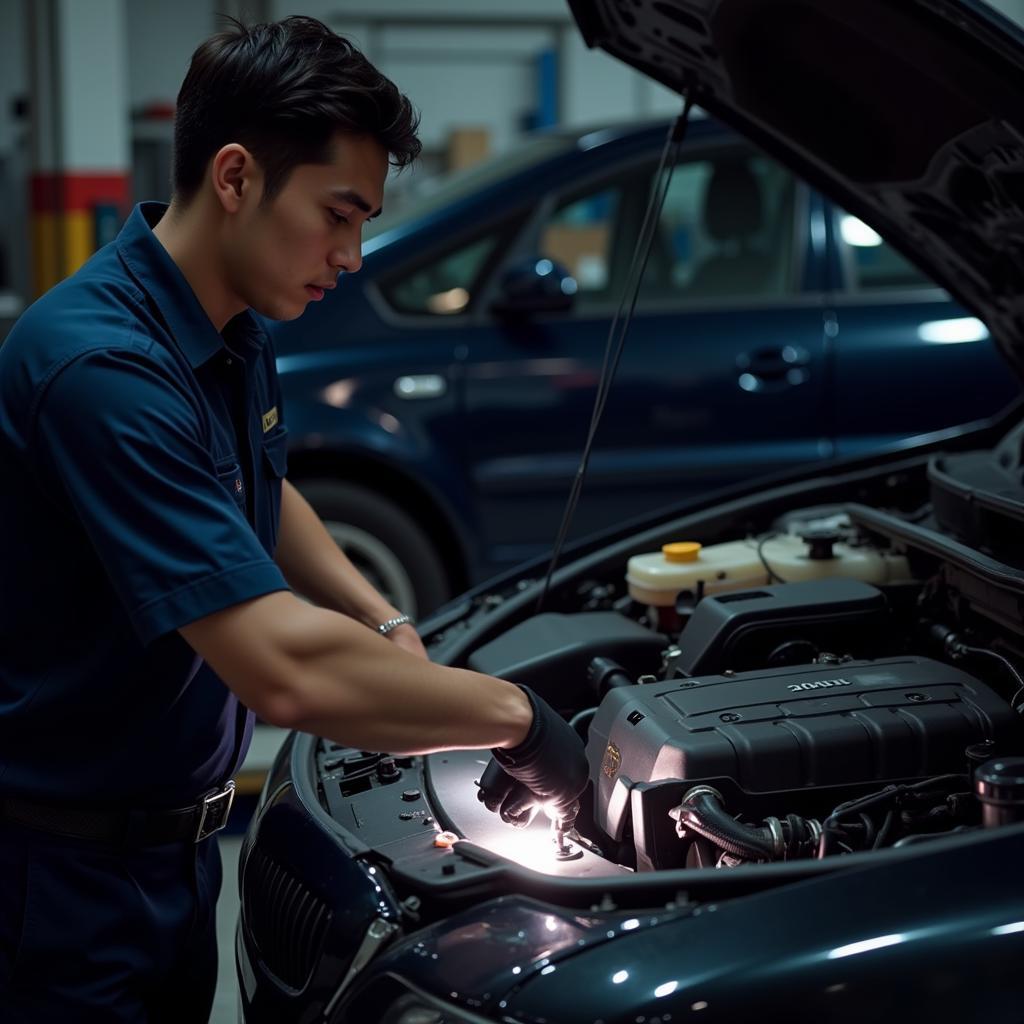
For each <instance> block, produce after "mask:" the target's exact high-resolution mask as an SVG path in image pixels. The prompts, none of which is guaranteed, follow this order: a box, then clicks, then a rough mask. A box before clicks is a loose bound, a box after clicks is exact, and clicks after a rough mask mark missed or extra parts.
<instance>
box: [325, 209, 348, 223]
mask: <svg viewBox="0 0 1024 1024" xmlns="http://www.w3.org/2000/svg"><path fill="white" fill-rule="evenodd" d="M327 216H328V217H330V219H331V221H332V222H333V223H335V224H347V223H348V217H346V216H345V215H344V214H343V213H338V211H337V210H333V209H331V208H330V207H328V208H327Z"/></svg>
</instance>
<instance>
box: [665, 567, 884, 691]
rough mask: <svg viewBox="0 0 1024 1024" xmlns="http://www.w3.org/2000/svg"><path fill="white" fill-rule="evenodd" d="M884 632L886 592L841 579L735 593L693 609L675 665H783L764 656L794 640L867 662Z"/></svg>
mask: <svg viewBox="0 0 1024 1024" xmlns="http://www.w3.org/2000/svg"><path fill="white" fill-rule="evenodd" d="M888 628H889V606H888V604H887V602H886V600H885V595H884V594H883V593H882V592H881V591H880V590H879V589H878V588H877V587H872V586H870V585H869V584H867V583H862V582H861V581H860V580H850V579H844V578H842V577H840V578H837V579H829V580H814V581H808V582H804V583H785V584H782V585H780V586H774V587H758V588H756V589H752V590H735V591H732V592H731V593H727V594H717V595H712V596H711V597H706V598H704V600H703V601H701V602H700V604H698V605H697V608H696V610H695V611H694V613H693V616H692V617H691V619H690V621H689V622H688V623H687V624H686V628H685V629H684V630H683V632H682V633H681V634H680V636H679V647H680V650H681V651H682V654H681V655H680V657H679V659H678V661H677V662H676V668H677V669H678V670H679V671H681V672H684V673H685V674H686V675H688V676H692V675H697V674H699V673H702V672H704V673H707V672H724V671H725V670H726V669H732V670H733V671H736V672H742V671H744V670H746V669H753V668H755V667H760V666H764V665H784V664H785V663H786V662H785V661H779V660H774V661H769V658H770V657H771V654H772V651H773V650H776V649H779V648H780V645H782V644H783V643H784V642H785V641H787V640H789V641H790V642H792V641H793V640H794V639H795V638H796V639H799V640H801V641H803V642H805V643H807V644H809V645H811V648H812V653H813V651H822V650H827V651H839V652H850V653H855V654H857V655H858V656H859V657H861V658H867V657H872V656H873V655H875V654H877V653H879V652H880V651H881V650H883V649H884V648H883V647H882V644H883V643H884V640H885V637H886V633H887V630H888ZM876 645H877V646H876ZM890 649H891V648H890ZM787 660H789V661H791V662H792V661H811V660H812V659H811V658H810V657H802V658H795V659H787Z"/></svg>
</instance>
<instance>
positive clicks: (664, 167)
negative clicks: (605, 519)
mask: <svg viewBox="0 0 1024 1024" xmlns="http://www.w3.org/2000/svg"><path fill="white" fill-rule="evenodd" d="M685 93H686V95H685V99H684V102H683V109H682V112H681V113H680V114H679V116H678V117H677V118H676V119H675V121H673V122H672V126H671V127H670V128H669V131H668V135H667V136H666V137H665V145H664V147H663V148H662V151H661V159H660V160H659V162H658V169H657V171H656V172H655V175H654V181H653V186H654V187H653V188H652V189H651V197H650V199H649V200H648V203H647V210H646V211H645V213H644V219H643V224H642V225H641V227H640V233H639V235H638V236H637V240H636V246H635V248H634V249H633V258H632V260H631V261H630V264H629V270H628V271H627V273H626V280H625V282H624V286H623V289H622V297H621V298H620V299H619V305H618V308H617V309H616V310H615V316H614V318H613V319H612V323H611V327H610V328H609V329H608V340H607V342H606V343H605V349H604V361H603V362H602V364H601V376H600V378H599V379H598V382H597V392H596V394H595V395H594V409H593V412H592V413H591V416H590V428H589V430H588V431H587V440H586V443H585V444H584V446H583V454H582V456H581V457H580V464H579V467H578V468H577V470H576V476H575V477H574V479H573V482H572V488H571V489H570V491H569V498H568V501H567V502H566V505H565V512H564V514H563V515H562V525H561V526H560V527H559V529H558V538H557V540H556V541H555V548H554V551H553V552H552V553H551V562H550V564H549V565H548V571H547V575H546V576H545V577H544V584H543V586H542V587H541V592H540V596H539V597H538V598H537V613H538V614H539V613H540V612H541V611H542V610H543V608H544V602H545V600H546V599H547V596H548V590H549V589H550V587H551V578H552V576H553V575H554V572H555V567H556V566H557V565H558V558H559V556H560V554H561V552H562V548H563V546H564V545H565V539H566V537H567V536H568V534H569V527H570V526H571V525H572V520H573V516H574V515H575V513H576V506H577V504H579V500H580V495H581V494H582V492H583V481H584V479H585V477H586V475H587V467H588V465H589V464H590V452H591V449H592V448H593V446H594V438H595V437H596V436H597V428H598V425H599V424H600V422H601V417H602V415H603V414H604V407H605V404H606V403H607V401H608V395H609V393H610V391H611V387H612V381H614V380H615V373H616V371H617V370H618V368H619V361H620V359H621V358H622V351H623V348H624V347H625V341H626V332H627V331H628V330H629V325H630V322H631V321H632V319H633V311H634V310H635V309H636V302H637V297H638V296H639V294H640V283H641V282H642V281H643V277H644V271H645V270H646V269H647V260H648V258H649V257H650V254H651V246H652V244H653V242H654V235H655V232H656V231H657V229H658V223H659V220H660V218H661V209H662V207H663V206H664V205H665V197H666V196H667V195H668V189H669V185H670V184H671V182H672V172H673V170H675V166H676V164H677V163H678V161H679V149H680V147H681V145H682V143H683V140H684V139H685V138H686V129H687V127H688V126H689V123H690V110H691V109H692V107H693V93H694V88H693V82H692V80H690V81H689V82H688V83H687V86H686V89H685ZM627 304H628V307H629V308H628V310H627V311H626V313H625V315H624V316H623V309H624V308H625V307H626V306H627ZM620 320H621V323H622V327H621V330H619V329H618V328H619V322H620ZM616 333H617V336H616Z"/></svg>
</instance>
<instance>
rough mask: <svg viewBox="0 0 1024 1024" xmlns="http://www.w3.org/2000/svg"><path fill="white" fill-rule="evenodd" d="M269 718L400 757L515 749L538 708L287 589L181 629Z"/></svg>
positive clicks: (508, 688) (500, 685)
mask: <svg viewBox="0 0 1024 1024" xmlns="http://www.w3.org/2000/svg"><path fill="white" fill-rule="evenodd" d="M182 633H183V635H184V636H185V639H186V640H187V641H188V642H189V643H190V644H191V645H192V647H193V648H194V649H195V650H196V651H197V652H198V653H199V654H201V655H202V656H203V657H204V658H205V659H206V660H207V661H208V662H209V663H210V664H211V666H212V667H213V669H214V670H215V671H216V672H217V673H218V675H220V677H221V678H222V679H223V680H224V681H225V683H227V685H228V686H229V687H230V688H231V689H232V690H234V691H235V692H236V693H237V694H238V696H239V697H240V698H241V699H242V700H243V702H244V703H246V704H247V705H248V706H249V707H251V708H252V709H253V710H254V711H256V712H257V713H258V714H259V715H260V716H261V717H263V718H264V719H265V720H266V721H268V722H270V723H271V724H274V725H280V726H284V727H287V728H296V729H301V730H303V731H305V732H311V733H315V734H316V735H319V736H324V737H326V738H327V739H331V740H334V741H335V742H337V743H343V744H345V745H346V746H353V747H359V748H360V749H363V750H386V751H390V752H392V753H404V754H409V753H425V752H428V751H433V750H447V749H454V748H466V749H482V748H488V747H505V746H516V745H518V744H519V743H521V742H522V740H523V739H524V738H525V736H526V734H527V732H528V731H529V728H530V723H531V721H532V711H531V709H530V705H529V701H528V700H527V699H526V697H525V696H524V695H523V693H522V691H521V690H520V689H519V688H518V687H516V686H513V685H512V684H511V683H508V682H505V681H504V680H501V679H495V678H492V677H491V676H485V675H481V674H480V673H478V672H470V671H468V670H465V669H456V668H447V667H444V666H440V665H433V664H431V663H430V662H429V661H426V660H423V659H421V658H417V657H415V656H414V655H412V654H409V653H408V652H407V651H404V650H402V649H401V648H399V647H397V646H396V645H395V644H392V643H389V642H388V641H387V640H385V639H383V638H382V637H379V636H377V635H376V634H375V633H373V632H372V631H370V630H367V629H364V628H362V627H361V626H358V625H357V624H356V623H354V622H353V621H352V620H351V619H349V618H347V617H345V616H342V615H339V614H337V613H336V612H332V611H328V610H326V609H323V608H316V607H313V606H312V605H308V604H305V603H303V602H301V601H299V600H298V599H297V598H296V597H295V596H294V595H293V594H290V593H288V592H278V593H274V594H268V595H266V596H265V597H261V598H257V599H255V600H253V601H249V602H245V603H243V604H241V605H236V606H233V607H232V608H228V609H225V610H224V611H223V612H217V613H215V614H214V615H211V616H208V617H207V618H206V619H203V620H201V621H200V622H197V623H193V624H192V625H190V626H186V627H184V628H183V629H182Z"/></svg>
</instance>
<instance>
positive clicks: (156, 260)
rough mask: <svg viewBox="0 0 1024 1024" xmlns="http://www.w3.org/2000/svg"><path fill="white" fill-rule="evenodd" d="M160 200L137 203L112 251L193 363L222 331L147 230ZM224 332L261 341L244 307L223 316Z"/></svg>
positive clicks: (207, 354)
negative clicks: (228, 317)
mask: <svg viewBox="0 0 1024 1024" xmlns="http://www.w3.org/2000/svg"><path fill="white" fill-rule="evenodd" d="M166 211H167V204H166V203H139V204H138V205H137V206H136V207H135V209H133V210H132V212H131V214H130V215H129V217H128V219H127V220H126V221H125V223H124V227H122V228H121V231H120V233H119V234H118V236H117V251H118V252H119V253H120V255H121V259H122V260H124V263H125V265H126V266H127V267H128V270H129V271H130V272H131V274H132V276H133V277H134V278H135V280H136V281H137V282H138V283H139V286H140V287H141V288H142V289H143V290H144V291H145V292H146V293H147V294H148V295H149V297H150V298H151V299H152V300H153V301H154V302H155V303H156V306H157V308H158V309H159V310H160V314H161V315H162V316H163V319H164V322H165V323H166V324H167V327H168V329H169V330H170V332H171V334H172V335H173V337H174V340H175V342H176V343H177V345H178V347H179V348H180V349H181V351H182V352H183V353H184V355H185V358H186V359H188V361H189V363H190V365H191V366H192V367H193V368H194V367H197V366H201V365H202V364H203V363H205V362H206V361H207V360H208V359H210V358H211V357H212V356H214V355H216V354H217V353H218V352H219V351H220V350H221V349H222V348H224V347H225V342H224V336H222V335H221V334H220V333H219V332H218V331H217V329H216V328H215V327H214V326H213V322H212V321H211V320H210V318H209V317H208V316H207V315H206V310H204V309H203V307H202V306H201V305H200V303H199V300H198V299H197V298H196V293H195V292H194V291H192V286H191V285H190V284H189V283H188V281H187V280H186V279H185V275H184V274H183V273H182V272H181V270H180V268H179V267H178V265H177V263H175V262H174V260H173V259H171V256H170V253H168V252H167V250H166V249H165V248H164V247H163V245H162V244H161V243H160V240H159V239H158V238H157V237H156V235H154V234H153V228H154V227H155V226H156V225H157V223H158V222H159V220H160V218H161V217H162V216H163V215H164V213H166ZM224 332H225V334H226V335H227V336H228V337H229V338H231V339H232V340H234V339H236V338H239V337H242V338H244V339H245V341H246V342H247V343H248V344H249V345H252V346H254V347H262V343H263V341H264V340H265V339H266V334H265V332H264V331H263V328H262V327H261V326H260V324H259V321H258V320H257V319H256V317H255V316H254V315H253V314H252V312H251V311H250V310H245V312H243V313H239V314H238V316H236V317H233V318H232V319H231V320H229V321H228V323H227V325H226V326H225V328H224Z"/></svg>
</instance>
